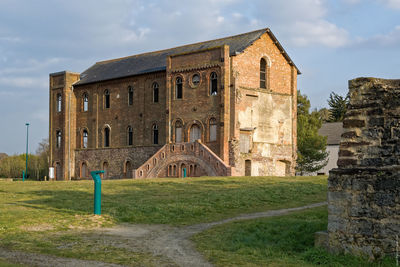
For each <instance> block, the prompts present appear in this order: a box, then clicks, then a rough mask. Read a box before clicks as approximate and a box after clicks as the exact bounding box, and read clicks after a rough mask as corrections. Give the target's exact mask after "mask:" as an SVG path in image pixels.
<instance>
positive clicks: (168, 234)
mask: <svg viewBox="0 0 400 267" xmlns="http://www.w3.org/2000/svg"><path fill="white" fill-rule="evenodd" d="M326 204H327V203H326V202H321V203H315V204H311V205H306V206H303V207H297V208H289V209H280V210H271V211H266V212H258V213H250V214H242V215H239V216H236V217H233V218H229V219H225V220H221V221H217V222H211V223H201V224H196V225H191V226H186V227H172V226H168V225H143V224H137V225H133V224H121V225H118V226H116V227H112V228H100V229H97V230H96V232H90V233H88V234H86V235H85V238H88V239H94V240H97V241H101V242H104V243H105V244H107V245H111V246H113V247H117V248H124V249H127V250H130V251H134V252H147V253H148V252H150V253H152V254H153V255H154V256H155V257H156V258H158V259H160V261H158V263H159V265H158V266H174V265H177V266H212V264H211V263H209V262H208V261H207V260H206V259H205V258H204V257H203V256H202V255H201V254H200V253H199V252H197V251H196V249H195V247H194V244H193V243H192V242H191V241H190V237H191V236H193V235H194V234H197V233H200V232H202V231H204V230H207V229H209V228H211V227H213V226H216V225H221V224H225V223H229V222H233V221H240V220H250V219H256V218H265V217H274V216H280V215H285V214H288V213H291V212H295V211H300V210H305V209H310V208H316V207H320V206H324V205H326ZM0 257H4V258H6V259H7V260H12V259H17V260H18V261H13V262H16V263H23V264H27V265H33V266H36V265H37V266H119V265H115V264H107V263H100V262H94V261H84V260H76V259H66V258H58V257H55V256H48V255H38V254H32V253H25V252H16V251H5V250H1V249H0Z"/></svg>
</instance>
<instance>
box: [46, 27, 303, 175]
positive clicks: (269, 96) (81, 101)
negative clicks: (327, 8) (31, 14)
mask: <svg viewBox="0 0 400 267" xmlns="http://www.w3.org/2000/svg"><path fill="white" fill-rule="evenodd" d="M297 74H300V72H299V70H298V69H297V67H296V66H295V64H294V63H293V62H292V61H291V59H290V57H289V56H288V55H287V53H286V52H285V50H284V49H283V47H282V46H281V45H280V43H279V42H278V40H277V39H276V38H275V36H274V35H273V33H272V32H271V31H270V30H269V29H261V30H257V31H253V32H249V33H244V34H240V35H236V36H231V37H226V38H222V39H217V40H212V41H206V42H201V43H195V44H190V45H184V46H180V47H175V48H171V49H167V50H162V51H156V52H150V53H144V54H139V55H134V56H129V57H125V58H118V59H113V60H107V61H102V62H98V63H96V64H94V65H93V66H92V67H90V68H89V69H87V70H86V71H84V72H83V73H81V74H80V73H73V72H69V71H64V72H57V73H52V74H50V127H49V128H50V129H49V135H50V138H49V141H50V151H51V153H50V163H51V165H52V166H53V167H54V168H55V173H56V174H55V175H56V178H57V179H60V180H63V179H65V180H69V179H82V178H88V177H89V171H91V170H97V169H104V170H106V174H105V177H104V178H128V177H136V178H145V177H182V176H202V175H292V174H293V173H294V167H295V160H296V106H297V102H296V97H297V96H296V93H297V88H296V87H297Z"/></svg>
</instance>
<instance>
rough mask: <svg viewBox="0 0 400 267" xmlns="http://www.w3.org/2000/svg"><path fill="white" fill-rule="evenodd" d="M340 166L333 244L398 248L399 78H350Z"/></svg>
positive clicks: (333, 200)
mask: <svg viewBox="0 0 400 267" xmlns="http://www.w3.org/2000/svg"><path fill="white" fill-rule="evenodd" d="M349 90H350V91H349V92H350V104H349V106H348V111H347V113H346V116H345V120H344V121H343V128H344V130H345V132H344V133H343V135H342V139H341V143H340V149H339V159H338V166H339V167H338V168H337V169H333V170H332V171H331V172H330V174H329V183H328V189H329V192H328V202H329V203H328V204H329V222H328V235H329V247H330V249H331V250H332V251H334V252H337V251H344V252H350V253H355V254H364V255H368V256H369V257H371V258H376V257H380V256H382V255H384V254H393V253H395V240H396V235H399V234H400V157H399V156H400V109H399V106H400V80H384V79H376V78H358V79H354V80H351V81H350V82H349Z"/></svg>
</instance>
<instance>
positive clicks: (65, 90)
mask: <svg viewBox="0 0 400 267" xmlns="http://www.w3.org/2000/svg"><path fill="white" fill-rule="evenodd" d="M77 80H79V73H72V72H68V71H63V72H58V73H53V74H50V86H49V96H50V108H49V110H50V112H49V116H50V125H49V146H50V147H49V149H50V158H49V161H50V166H53V167H56V166H57V165H58V166H60V167H59V168H55V171H56V173H55V174H56V178H57V177H59V179H61V180H64V179H65V180H66V179H68V178H69V177H70V176H73V173H74V164H73V162H74V153H73V150H74V148H75V146H76V144H75V141H76V138H75V135H74V132H75V122H76V120H75V113H74V111H75V104H76V101H75V97H74V95H73V92H72V84H73V83H74V82H76V81H77ZM58 94H61V97H62V103H61V111H60V112H58V111H57V95H58ZM57 131H61V136H62V138H61V145H60V147H58V148H57V146H56V132H57Z"/></svg>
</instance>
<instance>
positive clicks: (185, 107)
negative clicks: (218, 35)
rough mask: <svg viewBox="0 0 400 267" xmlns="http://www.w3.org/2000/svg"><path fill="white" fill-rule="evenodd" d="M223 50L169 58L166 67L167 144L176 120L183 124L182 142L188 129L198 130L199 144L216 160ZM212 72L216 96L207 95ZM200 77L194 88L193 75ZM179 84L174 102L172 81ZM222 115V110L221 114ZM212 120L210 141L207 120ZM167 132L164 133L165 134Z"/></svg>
mask: <svg viewBox="0 0 400 267" xmlns="http://www.w3.org/2000/svg"><path fill="white" fill-rule="evenodd" d="M221 58H222V59H223V58H224V54H223V49H221V48H220V47H216V48H213V49H206V50H201V51H198V52H195V53H186V54H179V55H173V56H171V57H169V59H168V60H169V62H170V64H169V66H168V67H167V79H168V80H169V81H170V83H169V88H170V91H169V98H168V100H167V103H168V104H167V105H168V112H169V114H168V115H169V118H170V121H171V122H172V123H171V129H170V132H171V136H170V140H171V142H174V140H175V137H174V135H175V133H174V126H175V125H174V122H175V121H177V120H180V121H181V122H182V123H183V132H182V138H183V140H182V141H184V142H189V140H190V128H191V126H192V125H193V124H197V125H199V126H200V128H201V141H202V142H203V143H205V144H207V146H209V147H210V148H211V149H212V150H213V151H214V152H215V153H216V154H217V155H218V156H220V157H222V155H221V150H220V144H221V121H223V120H222V119H221V117H222V116H223V114H222V113H221V110H222V109H221V106H220V105H221V103H222V102H223V101H222V97H223V90H221V88H222V86H223V84H224V83H223V66H224V63H223V60H221ZM213 72H215V73H216V74H217V77H218V94H217V95H210V75H211V73H213ZM195 74H198V75H199V76H200V83H199V84H198V85H197V86H194V85H193V83H192V77H193V75H195ZM177 77H181V78H182V80H183V97H182V99H177V98H176V95H175V82H176V78H177ZM222 111H223V110H222ZM211 118H214V119H215V120H216V122H217V124H218V127H217V139H216V140H215V141H210V138H209V132H210V129H209V120H210V119H211ZM167 132H168V131H167Z"/></svg>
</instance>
